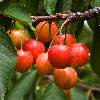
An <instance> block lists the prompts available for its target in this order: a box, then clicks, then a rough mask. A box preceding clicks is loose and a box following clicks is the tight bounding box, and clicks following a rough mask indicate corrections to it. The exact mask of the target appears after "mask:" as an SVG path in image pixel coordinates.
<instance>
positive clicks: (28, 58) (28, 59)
mask: <svg viewBox="0 0 100 100" xmlns="http://www.w3.org/2000/svg"><path fill="white" fill-rule="evenodd" d="M32 63H33V56H32V54H31V53H30V51H23V50H17V63H16V66H15V67H16V70H17V71H18V72H20V73H23V72H25V71H27V70H28V69H30V68H31V66H32Z"/></svg>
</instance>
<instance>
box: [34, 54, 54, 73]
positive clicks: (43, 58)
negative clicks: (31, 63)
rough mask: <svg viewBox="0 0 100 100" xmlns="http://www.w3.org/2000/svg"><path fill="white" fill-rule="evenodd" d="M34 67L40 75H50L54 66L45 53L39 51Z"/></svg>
mask: <svg viewBox="0 0 100 100" xmlns="http://www.w3.org/2000/svg"><path fill="white" fill-rule="evenodd" d="M36 68H37V71H38V73H39V74H40V75H51V74H53V72H54V67H53V66H52V65H51V64H50V62H49V60H48V54H47V53H41V54H40V55H39V56H38V57H37V59H36Z"/></svg>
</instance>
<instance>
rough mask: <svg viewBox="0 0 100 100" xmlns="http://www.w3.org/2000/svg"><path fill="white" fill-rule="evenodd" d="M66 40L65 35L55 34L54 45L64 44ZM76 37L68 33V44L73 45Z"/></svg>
mask: <svg viewBox="0 0 100 100" xmlns="http://www.w3.org/2000/svg"><path fill="white" fill-rule="evenodd" d="M64 41H65V35H55V36H54V40H53V45H56V44H64ZM75 41H76V40H75V37H74V36H73V35H71V34H68V33H67V34H66V41H65V42H66V44H67V45H69V46H71V45H72V44H74V43H75Z"/></svg>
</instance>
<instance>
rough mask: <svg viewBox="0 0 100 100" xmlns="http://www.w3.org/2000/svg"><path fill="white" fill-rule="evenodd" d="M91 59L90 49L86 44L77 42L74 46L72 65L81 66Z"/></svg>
mask: <svg viewBox="0 0 100 100" xmlns="http://www.w3.org/2000/svg"><path fill="white" fill-rule="evenodd" d="M88 60H89V49H88V48H87V46H86V45H85V44H82V43H76V44H73V46H72V60H71V65H72V66H74V67H81V66H82V65H84V64H86V63H87V62H88Z"/></svg>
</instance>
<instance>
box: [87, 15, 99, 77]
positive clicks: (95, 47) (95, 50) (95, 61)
mask: <svg viewBox="0 0 100 100" xmlns="http://www.w3.org/2000/svg"><path fill="white" fill-rule="evenodd" d="M89 24H91V25H94V28H93V32H94V36H93V43H92V50H91V56H90V63H91V66H92V69H93V71H94V72H95V73H96V74H97V75H98V76H100V34H99V33H100V17H97V18H96V19H95V21H94V23H89ZM91 28H92V27H91Z"/></svg>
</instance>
